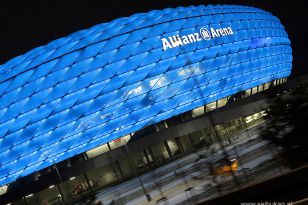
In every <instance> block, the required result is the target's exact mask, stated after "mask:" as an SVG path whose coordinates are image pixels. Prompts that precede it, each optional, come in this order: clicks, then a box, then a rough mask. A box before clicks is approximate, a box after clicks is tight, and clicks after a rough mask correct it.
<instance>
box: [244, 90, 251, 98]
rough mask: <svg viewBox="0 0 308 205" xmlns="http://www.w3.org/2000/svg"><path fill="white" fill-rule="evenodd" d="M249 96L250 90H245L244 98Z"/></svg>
mask: <svg viewBox="0 0 308 205" xmlns="http://www.w3.org/2000/svg"><path fill="white" fill-rule="evenodd" d="M250 95H251V89H248V90H245V97H248V96H250Z"/></svg>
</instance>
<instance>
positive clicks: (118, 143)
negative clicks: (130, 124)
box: [109, 134, 130, 149]
mask: <svg viewBox="0 0 308 205" xmlns="http://www.w3.org/2000/svg"><path fill="white" fill-rule="evenodd" d="M129 139H130V135H129V134H128V135H125V136H124V137H121V138H118V139H115V140H113V141H111V142H109V145H110V148H111V149H115V148H117V147H121V146H123V145H125V144H126V143H127V142H128V141H129Z"/></svg>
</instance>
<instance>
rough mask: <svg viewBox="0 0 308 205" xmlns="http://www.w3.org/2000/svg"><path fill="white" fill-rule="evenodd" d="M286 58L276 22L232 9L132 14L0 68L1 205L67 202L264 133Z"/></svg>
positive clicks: (287, 68) (287, 66)
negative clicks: (269, 95)
mask: <svg viewBox="0 0 308 205" xmlns="http://www.w3.org/2000/svg"><path fill="white" fill-rule="evenodd" d="M292 59H293V58H292V48H291V42H290V40H289V38H288V34H287V33H286V31H285V29H284V26H283V25H282V24H281V22H280V21H279V19H278V18H277V17H275V16H273V15H272V14H271V13H269V12H267V11H264V10H261V9H257V8H253V7H247V6H235V5H216V6H213V5H208V6H203V5H202V6H190V7H178V8H174V9H173V8H167V9H164V10H153V11H150V12H148V13H137V14H134V15H132V16H130V17H124V18H118V19H115V20H113V21H111V22H108V23H102V24H98V25H96V26H93V27H91V28H89V29H86V30H81V31H78V32H75V33H73V34H71V35H68V36H66V37H63V38H60V39H57V40H54V41H52V42H50V43H48V44H47V45H44V46H40V47H37V48H35V49H33V50H30V51H29V52H27V53H25V54H23V55H21V56H18V57H15V58H13V59H11V60H9V61H7V62H6V63H4V64H3V65H1V66H0V73H1V75H0V94H1V97H0V151H1V152H0V185H1V186H2V188H1V190H2V191H3V193H2V196H0V197H2V199H3V200H4V201H5V202H6V203H9V202H12V201H13V200H17V199H18V200H19V201H16V203H13V204H22V202H21V201H23V202H24V201H26V202H27V204H41V203H43V202H46V201H48V202H49V203H57V202H61V201H66V202H68V201H70V200H71V198H72V195H76V196H77V195H78V194H79V192H91V191H93V190H96V189H101V188H103V187H108V186H110V185H111V184H116V183H121V182H123V181H126V180H128V179H132V178H134V177H137V176H140V175H142V174H144V173H146V172H148V171H149V170H153V169H156V168H157V167H161V166H163V165H166V164H168V163H170V162H173V161H176V160H178V159H181V158H182V157H183V156H186V155H188V154H190V153H193V152H195V151H196V150H200V149H202V148H204V147H210V146H212V145H213V144H215V143H217V142H218V141H219V139H218V138H217V136H220V137H221V138H222V139H223V140H224V141H226V142H229V143H232V142H233V138H232V136H233V135H235V134H238V133H242V132H244V131H247V130H249V129H251V130H252V131H251V133H253V129H254V128H255V127H258V126H260V125H262V123H263V122H264V120H263V116H265V115H266V107H267V104H266V102H265V100H264V98H265V96H264V93H266V92H270V90H271V89H274V88H276V87H279V86H280V85H281V84H284V83H285V82H287V77H288V76H289V75H290V74H291V69H292ZM234 141H235V140H234ZM55 183H56V184H55ZM10 187H13V188H11V189H10ZM20 187H22V190H21V188H20ZM68 187H69V188H68ZM16 190H18V191H16ZM65 190H66V191H65ZM68 190H69V191H68ZM17 192H18V193H17ZM77 192H78V194H76V193H77ZM73 198H74V197H73Z"/></svg>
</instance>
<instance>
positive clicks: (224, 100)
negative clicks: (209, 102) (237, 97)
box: [217, 98, 228, 108]
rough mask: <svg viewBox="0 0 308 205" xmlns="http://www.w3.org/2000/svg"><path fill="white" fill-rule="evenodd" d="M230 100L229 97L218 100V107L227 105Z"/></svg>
mask: <svg viewBox="0 0 308 205" xmlns="http://www.w3.org/2000/svg"><path fill="white" fill-rule="evenodd" d="M227 102H228V100H227V98H223V99H220V100H218V101H217V108H219V107H222V106H225V105H226V104H227Z"/></svg>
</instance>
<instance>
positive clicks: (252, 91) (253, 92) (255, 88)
mask: <svg viewBox="0 0 308 205" xmlns="http://www.w3.org/2000/svg"><path fill="white" fill-rule="evenodd" d="M257 92H258V87H254V88H252V89H251V94H252V95H253V94H256V93H257Z"/></svg>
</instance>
